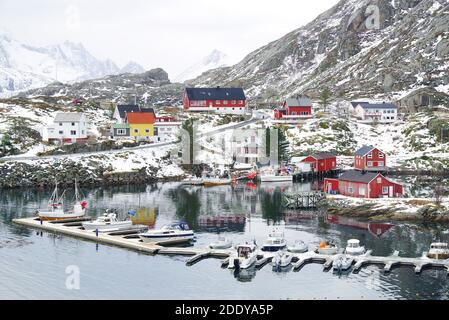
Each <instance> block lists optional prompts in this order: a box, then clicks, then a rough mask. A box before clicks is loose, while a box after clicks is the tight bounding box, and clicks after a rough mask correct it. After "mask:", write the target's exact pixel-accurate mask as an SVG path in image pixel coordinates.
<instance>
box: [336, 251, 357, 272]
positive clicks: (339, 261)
mask: <svg viewBox="0 0 449 320" xmlns="http://www.w3.org/2000/svg"><path fill="white" fill-rule="evenodd" d="M353 262H354V258H352V257H351V256H347V255H343V254H342V255H339V256H337V257H336V258H335V260H334V261H333V263H332V267H333V269H334V270H335V271H346V270H348V269H349V268H351V266H352V263H353Z"/></svg>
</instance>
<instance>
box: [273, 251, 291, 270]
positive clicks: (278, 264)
mask: <svg viewBox="0 0 449 320" xmlns="http://www.w3.org/2000/svg"><path fill="white" fill-rule="evenodd" d="M292 258H293V255H292V254H291V253H289V252H287V251H284V250H280V251H278V252H277V253H276V255H275V256H274V257H273V260H272V261H271V264H272V265H273V267H274V268H277V269H279V268H285V267H288V266H289V265H290V263H292Z"/></svg>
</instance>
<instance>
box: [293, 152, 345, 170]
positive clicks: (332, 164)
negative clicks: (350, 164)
mask: <svg viewBox="0 0 449 320" xmlns="http://www.w3.org/2000/svg"><path fill="white" fill-rule="evenodd" d="M301 162H306V163H311V164H312V167H313V171H314V172H329V171H332V170H335V169H336V168H337V157H336V156H334V155H333V154H332V153H329V152H319V153H315V154H313V155H311V156H308V157H307V158H305V159H304V160H302V161H301Z"/></svg>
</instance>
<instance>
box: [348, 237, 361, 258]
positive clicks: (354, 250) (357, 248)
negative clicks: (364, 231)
mask: <svg viewBox="0 0 449 320" xmlns="http://www.w3.org/2000/svg"><path fill="white" fill-rule="evenodd" d="M345 253H346V254H350V255H353V256H358V255H362V254H365V253H366V249H365V247H364V246H361V245H360V241H359V240H357V239H350V240H348V244H347V246H346V250H345Z"/></svg>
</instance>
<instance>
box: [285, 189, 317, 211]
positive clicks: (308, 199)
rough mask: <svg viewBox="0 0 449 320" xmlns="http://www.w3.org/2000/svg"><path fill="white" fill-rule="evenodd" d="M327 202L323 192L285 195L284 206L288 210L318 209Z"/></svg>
mask: <svg viewBox="0 0 449 320" xmlns="http://www.w3.org/2000/svg"><path fill="white" fill-rule="evenodd" d="M325 200H326V194H325V193H324V192H321V191H310V192H297V193H284V194H283V196H282V206H283V207H284V208H288V209H308V208H316V207H318V206H319V205H320V204H321V203H323V202H324V201H325Z"/></svg>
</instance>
